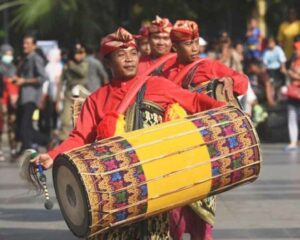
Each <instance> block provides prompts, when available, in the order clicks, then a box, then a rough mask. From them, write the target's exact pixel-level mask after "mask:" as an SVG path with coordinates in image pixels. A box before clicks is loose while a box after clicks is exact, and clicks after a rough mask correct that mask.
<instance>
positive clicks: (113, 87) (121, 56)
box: [0, 9, 300, 239]
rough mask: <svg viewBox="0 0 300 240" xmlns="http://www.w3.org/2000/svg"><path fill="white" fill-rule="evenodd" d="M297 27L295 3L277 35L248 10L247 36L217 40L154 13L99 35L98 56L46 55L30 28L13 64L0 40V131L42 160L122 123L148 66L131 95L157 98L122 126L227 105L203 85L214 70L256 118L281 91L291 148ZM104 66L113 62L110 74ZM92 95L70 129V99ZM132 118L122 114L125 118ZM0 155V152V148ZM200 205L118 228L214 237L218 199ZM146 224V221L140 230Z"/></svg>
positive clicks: (299, 46) (298, 81) (299, 59)
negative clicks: (133, 27)
mask: <svg viewBox="0 0 300 240" xmlns="http://www.w3.org/2000/svg"><path fill="white" fill-rule="evenodd" d="M295 26H297V27H298V28H296V27H295ZM298 35H299V36H300V21H299V20H298V19H297V15H296V12H295V10H294V9H290V10H289V18H288V21H287V22H283V23H282V25H281V26H280V27H279V33H278V37H277V38H276V37H272V36H270V37H266V36H263V34H262V32H261V31H260V29H259V27H258V24H257V20H256V19H255V18H252V19H250V20H249V26H248V29H247V32H246V33H245V36H244V37H245V41H243V42H234V41H232V39H231V37H230V35H229V33H228V32H226V31H222V32H220V34H219V36H218V38H217V39H215V40H213V41H207V40H205V39H204V38H202V37H199V29H198V25H197V23H195V22H193V21H188V20H182V21H181V20H179V21H176V22H175V23H174V25H173V24H172V23H171V22H170V21H169V20H168V19H167V18H160V17H157V18H156V19H155V20H153V21H152V22H150V23H144V24H143V26H142V28H141V29H140V31H139V33H138V34H137V35H131V34H130V33H129V32H127V31H126V30H125V29H123V28H119V29H118V30H117V31H116V32H114V33H112V34H109V35H108V36H106V37H105V38H103V39H102V41H101V46H100V47H101V50H100V56H99V58H100V59H101V61H102V63H103V64H102V63H101V61H100V60H99V59H97V57H96V55H95V54H94V52H93V51H92V50H89V49H86V48H85V47H84V46H83V45H82V44H81V43H77V44H75V45H74V47H73V48H71V49H70V51H69V54H68V57H65V56H64V54H65V53H62V52H61V51H60V50H59V49H58V48H54V49H51V51H49V52H48V56H45V54H44V53H43V52H42V51H40V50H39V48H38V47H37V45H36V37H35V36H33V35H26V36H25V37H24V40H23V49H24V54H25V57H24V58H23V59H22V60H20V61H19V63H18V65H17V66H15V65H14V61H13V56H14V53H13V48H12V47H11V46H9V45H7V44H5V45H2V47H1V65H0V74H1V95H2V96H1V97H2V103H1V107H2V110H1V119H0V120H1V126H0V130H1V133H2V132H3V126H4V123H6V127H7V132H8V137H9V144H10V150H11V155H12V156H13V157H15V156H16V155H18V154H21V153H22V152H23V151H24V150H25V149H28V148H37V147H39V146H45V147H47V149H48V150H50V151H49V152H48V153H45V154H41V155H39V156H38V157H36V159H35V162H36V163H40V164H42V165H43V167H44V168H46V169H48V168H49V167H51V166H52V164H53V161H54V159H55V158H56V156H57V155H58V154H59V153H61V152H64V151H67V150H70V149H72V148H74V147H78V146H81V145H83V144H87V143H91V142H93V141H95V140H96V139H104V138H107V137H111V136H113V135H114V134H115V133H116V130H120V129H117V127H116V125H117V124H118V121H119V119H120V115H119V114H122V113H124V111H126V110H127V109H130V106H129V105H130V103H132V100H128V99H127V98H126V97H127V96H126V95H125V94H126V93H127V92H129V91H131V89H133V88H134V87H136V83H135V82H137V81H141V79H143V78H145V76H146V75H151V76H152V77H151V78H149V79H148V80H147V83H145V84H144V85H143V87H142V88H141V89H142V90H140V91H139V92H138V98H137V100H136V101H138V100H139V99H140V98H141V99H143V98H145V99H146V100H149V101H151V102H152V103H154V104H151V105H149V106H148V107H147V108H146V111H149V114H148V115H147V116H150V118H151V119H147V118H146V117H145V116H146V115H145V114H136V115H139V116H140V118H141V119H138V120H136V121H133V122H132V123H131V124H129V126H131V129H126V130H127V131H130V130H135V129H139V128H143V127H145V126H147V125H153V124H158V123H160V122H161V121H163V119H164V120H171V119H170V118H168V114H167V113H168V112H170V111H173V113H174V111H175V110H174V109H176V108H173V107H174V104H176V103H179V105H180V106H181V107H182V108H183V109H184V110H185V111H187V112H188V113H195V112H198V111H203V110H206V109H211V108H214V107H218V106H223V105H224V103H223V102H219V101H216V100H214V99H212V98H209V97H208V96H206V95H204V94H201V93H199V92H200V91H202V90H201V89H202V88H199V87H198V86H199V85H201V84H202V83H204V82H208V81H211V80H214V79H217V81H219V82H221V83H223V84H224V92H225V94H226V97H227V98H228V99H233V98H234V97H235V96H234V95H236V96H239V98H240V101H241V102H242V104H243V107H244V110H245V111H246V112H247V113H248V114H249V115H250V116H252V118H253V121H254V122H255V123H257V124H258V123H259V122H260V121H263V120H264V118H265V117H266V112H265V110H263V109H264V107H265V106H267V107H270V108H272V107H274V106H275V105H276V104H277V103H278V102H281V101H283V100H284V99H285V100H284V101H286V99H287V104H288V128H289V130H290V144H289V145H288V146H287V147H286V150H287V151H292V150H296V149H297V141H298V126H297V119H298V118H297V114H298V115H299V113H300V97H299V91H300V69H299V66H300V65H299V64H300V37H299V36H298ZM200 36H201V33H200ZM175 53H176V54H175ZM103 65H105V66H106V67H107V68H108V69H110V70H111V76H112V77H109V75H108V74H107V73H106V70H105V68H104V66H103ZM246 75H248V77H249V80H248V77H247V76H246ZM287 79H288V82H287ZM172 82H173V83H172ZM289 82H290V83H289ZM288 83H289V86H288V87H285V86H287V84H288ZM247 89H248V90H247ZM90 93H91V95H90ZM88 95H90V97H88V98H87V100H86V102H85V103H84V106H83V108H82V112H81V114H80V116H79V118H78V120H77V123H76V124H75V128H74V129H73V123H72V113H71V110H70V109H71V105H72V98H73V97H86V96H88ZM297 96H298V97H297ZM123 99H127V100H128V103H124V104H123V108H125V110H124V109H123V112H122V111H121V110H119V108H118V107H119V105H120V102H122V100H123ZM124 106H126V107H124ZM140 106H142V104H138V102H136V104H135V105H134V107H135V108H137V110H134V111H139V112H140V111H141V112H143V111H145V110H144V109H138V108H139V107H140ZM149 109H150V110H149ZM120 111H121V112H120ZM164 113H165V114H164ZM154 115H155V116H156V117H153V118H152V116H154ZM157 115H160V116H157ZM173 115H174V114H173ZM173 115H172V116H173ZM175 115H176V114H175ZM123 117H124V116H123ZM153 119H156V120H157V121H156V122H153ZM129 120H130V119H127V115H126V116H125V121H126V123H128V121H129ZM72 129H73V130H72ZM123 130H124V131H125V129H123ZM17 143H20V144H17ZM18 145H20V146H19V147H18ZM57 145H58V146H57ZM54 146H56V147H55V148H54V149H52V148H53V147H54ZM0 160H4V156H3V154H2V155H1V159H0ZM201 204H202V205H201V207H200V210H199V211H200V212H201V209H202V208H205V209H208V213H207V214H206V217H202V218H199V217H197V216H198V215H195V213H194V212H193V211H192V210H191V209H190V208H180V209H176V210H174V211H172V213H171V215H170V216H171V217H170V220H168V219H169V218H168V217H166V216H165V215H159V216H157V217H153V218H152V219H150V220H148V221H144V222H142V223H139V224H133V225H132V226H130V227H124V228H121V229H120V231H118V234H120V235H122V236H123V235H124V234H125V233H124V232H126V234H129V235H130V234H134V235H133V236H135V237H136V236H142V235H143V234H144V235H143V236H152V235H155V234H156V230H157V232H160V234H162V235H163V236H164V237H165V238H166V239H167V236H169V234H171V235H172V236H173V238H174V239H181V237H182V234H183V233H185V232H186V231H187V232H189V233H190V234H191V235H192V236H193V237H194V238H193V239H211V225H212V224H213V222H212V221H210V220H209V219H213V217H214V198H209V199H206V200H205V201H203V202H202V203H201ZM205 204H206V206H205V207H203V205H205ZM200 214H201V213H200ZM207 215H209V216H210V217H209V218H208V219H207ZM153 219H154V220H153ZM155 221H162V222H164V221H170V229H167V228H168V226H169V224H165V225H160V226H159V228H162V226H165V227H166V229H155V228H157V226H156V227H155V224H153V223H155ZM145 222H146V223H145ZM142 224H144V225H145V224H146V230H145V226H144V225H143V226H142ZM151 224H152V225H151ZM147 226H148V227H147ZM174 226H176V228H173V229H172V227H174ZM195 226H196V227H195ZM199 226H201V227H199ZM141 230H145V231H144V232H141ZM108 234H111V233H108ZM113 234H116V232H114V233H113ZM126 234H125V235H126ZM199 236H202V237H201V238H198V237H199ZM107 237H108V238H109V236H107ZM165 238H163V239H165ZM128 239H130V237H129V238H128Z"/></svg>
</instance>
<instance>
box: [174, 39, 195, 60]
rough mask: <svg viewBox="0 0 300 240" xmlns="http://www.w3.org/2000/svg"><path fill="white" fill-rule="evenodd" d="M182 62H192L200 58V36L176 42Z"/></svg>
mask: <svg viewBox="0 0 300 240" xmlns="http://www.w3.org/2000/svg"><path fill="white" fill-rule="evenodd" d="M174 48H175V49H176V52H177V57H178V60H179V62H180V63H191V62H193V61H195V60H197V59H198V58H199V50H200V46H199V38H194V39H192V40H186V41H180V42H176V43H174Z"/></svg>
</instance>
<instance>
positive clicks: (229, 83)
mask: <svg viewBox="0 0 300 240" xmlns="http://www.w3.org/2000/svg"><path fill="white" fill-rule="evenodd" d="M218 81H219V82H221V83H223V84H224V87H223V90H222V94H224V95H225V94H226V95H225V96H226V97H227V99H228V100H229V101H231V100H234V95H233V80H232V78H231V77H223V78H220V79H219V80H218Z"/></svg>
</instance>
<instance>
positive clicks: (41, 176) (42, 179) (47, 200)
mask: <svg viewBox="0 0 300 240" xmlns="http://www.w3.org/2000/svg"><path fill="white" fill-rule="evenodd" d="M37 169H38V174H39V177H38V178H39V180H40V182H41V184H42V186H43V192H44V196H45V202H44V207H45V208H46V209H48V210H51V209H52V208H53V202H52V201H51V200H50V197H49V192H48V187H47V177H46V175H45V174H44V170H43V167H42V165H41V164H40V163H39V164H38V166H37Z"/></svg>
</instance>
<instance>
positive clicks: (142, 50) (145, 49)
mask: <svg viewBox="0 0 300 240" xmlns="http://www.w3.org/2000/svg"><path fill="white" fill-rule="evenodd" d="M149 25H150V24H149V23H148V24H147V23H143V24H142V27H141V28H140V30H139V34H138V35H134V38H135V41H136V44H137V49H138V52H139V55H140V57H148V56H149V55H150V53H151V49H150V44H149V38H148V36H149Z"/></svg>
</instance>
